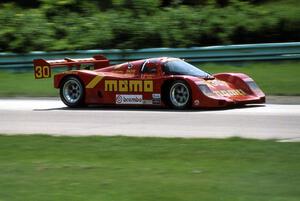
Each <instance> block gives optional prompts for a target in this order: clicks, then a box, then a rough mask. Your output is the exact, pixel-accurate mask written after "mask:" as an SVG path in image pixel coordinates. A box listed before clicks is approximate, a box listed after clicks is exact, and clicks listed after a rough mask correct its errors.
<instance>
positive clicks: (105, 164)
mask: <svg viewBox="0 0 300 201" xmlns="http://www.w3.org/2000/svg"><path fill="white" fill-rule="evenodd" d="M0 144H1V146H0V181H1V182H0V200H10V201H17V200H22V201H23V200H43V201H47V200H65V201H67V200H72V201H76V200H80V201H82V200H97V201H99V200H105V201H110V200H119V201H135V200H137V201H140V200H144V201H152V200H155V201H157V200H164V201H168V200H170V201H177V200H184V201H189V200H206V201H210V200H224V201H227V200H228V201H232V200H241V201H248V200H249V201H253V200H256V201H260V200H261V201H265V200H268V201H273V200H274V201H275V200H276V201H278V200H285V201H296V200H297V201H298V200H299V197H300V191H299V186H300V173H299V169H300V146H299V143H278V142H273V141H257V140H244V139H237V138H232V139H225V140H216V139H161V138H127V137H77V138H72V137H50V136H1V135H0Z"/></svg>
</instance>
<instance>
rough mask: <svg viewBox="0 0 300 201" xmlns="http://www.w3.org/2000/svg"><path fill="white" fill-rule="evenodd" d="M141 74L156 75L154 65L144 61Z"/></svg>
mask: <svg viewBox="0 0 300 201" xmlns="http://www.w3.org/2000/svg"><path fill="white" fill-rule="evenodd" d="M142 73H150V74H156V73H157V66H156V64H155V63H152V62H148V61H146V63H145V64H144V65H143V67H142Z"/></svg>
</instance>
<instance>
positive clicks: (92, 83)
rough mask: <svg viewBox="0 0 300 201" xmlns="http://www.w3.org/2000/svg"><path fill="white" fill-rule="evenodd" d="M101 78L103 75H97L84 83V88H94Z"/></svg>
mask: <svg viewBox="0 0 300 201" xmlns="http://www.w3.org/2000/svg"><path fill="white" fill-rule="evenodd" d="M102 79H103V76H98V75H97V76H96V77H94V78H93V79H92V80H91V81H90V82H89V83H88V85H86V87H85V88H88V89H92V88H94V87H95V86H96V85H97V84H98V83H99V82H100V81H101V80H102Z"/></svg>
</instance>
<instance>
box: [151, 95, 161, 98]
mask: <svg viewBox="0 0 300 201" xmlns="http://www.w3.org/2000/svg"><path fill="white" fill-rule="evenodd" d="M152 98H153V99H160V94H152Z"/></svg>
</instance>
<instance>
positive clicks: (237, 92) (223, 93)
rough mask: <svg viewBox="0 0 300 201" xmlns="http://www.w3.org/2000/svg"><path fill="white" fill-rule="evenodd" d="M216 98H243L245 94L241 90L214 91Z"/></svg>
mask: <svg viewBox="0 0 300 201" xmlns="http://www.w3.org/2000/svg"><path fill="white" fill-rule="evenodd" d="M214 94H216V95H218V96H245V95H246V93H245V92H244V91H243V90H242V89H232V90H220V91H214Z"/></svg>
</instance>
